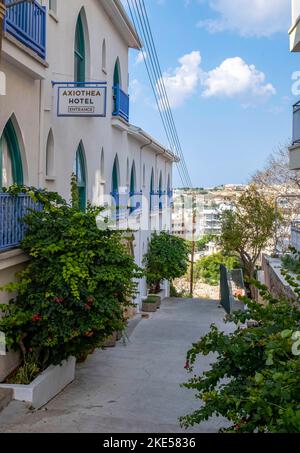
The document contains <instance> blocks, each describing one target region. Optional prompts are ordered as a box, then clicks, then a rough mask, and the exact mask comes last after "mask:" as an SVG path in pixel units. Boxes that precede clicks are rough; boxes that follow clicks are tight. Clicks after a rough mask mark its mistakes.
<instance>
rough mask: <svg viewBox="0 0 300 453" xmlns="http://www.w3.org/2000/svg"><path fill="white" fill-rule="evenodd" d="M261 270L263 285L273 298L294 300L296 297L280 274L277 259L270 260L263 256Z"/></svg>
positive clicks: (279, 261) (280, 267) (279, 265)
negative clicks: (263, 279)
mask: <svg viewBox="0 0 300 453" xmlns="http://www.w3.org/2000/svg"><path fill="white" fill-rule="evenodd" d="M262 269H263V272H264V278H265V285H266V286H267V287H268V289H269V291H270V293H271V294H272V296H274V297H278V298H279V297H288V298H289V299H292V300H295V299H296V295H295V293H294V292H293V289H292V288H291V286H290V285H289V284H288V282H287V281H286V279H285V278H284V276H283V275H282V273H281V269H282V265H281V260H280V259H279V258H271V257H270V256H267V255H263V258H262Z"/></svg>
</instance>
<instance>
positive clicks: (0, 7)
mask: <svg viewBox="0 0 300 453" xmlns="http://www.w3.org/2000/svg"><path fill="white" fill-rule="evenodd" d="M5 13H6V6H5V3H4V0H0V62H1V54H2V39H3V21H4V17H5Z"/></svg>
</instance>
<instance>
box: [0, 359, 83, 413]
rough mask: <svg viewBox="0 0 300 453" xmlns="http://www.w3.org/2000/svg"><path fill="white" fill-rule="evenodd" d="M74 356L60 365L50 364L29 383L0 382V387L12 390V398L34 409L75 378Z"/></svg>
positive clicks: (45, 402) (46, 401) (42, 404)
mask: <svg viewBox="0 0 300 453" xmlns="http://www.w3.org/2000/svg"><path fill="white" fill-rule="evenodd" d="M75 365H76V359H75V357H70V358H69V359H68V360H65V361H64V362H63V363H62V365H61V366H60V365H57V366H50V367H49V368H47V369H46V370H45V371H44V372H43V373H42V374H40V375H39V376H38V377H37V378H36V379H35V380H34V381H33V382H32V383H31V384H29V385H17V384H0V388H7V389H12V390H13V399H14V400H17V401H24V402H26V403H29V404H30V406H32V407H34V408H35V409H39V408H40V407H42V406H44V405H45V404H47V403H48V402H49V401H50V400H51V399H52V398H54V397H55V396H56V395H57V394H58V393H60V392H61V391H62V390H63V389H64V388H65V387H66V386H67V385H68V384H70V382H72V381H74V378H75Z"/></svg>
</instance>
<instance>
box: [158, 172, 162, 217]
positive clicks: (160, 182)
mask: <svg viewBox="0 0 300 453" xmlns="http://www.w3.org/2000/svg"><path fill="white" fill-rule="evenodd" d="M158 198H159V201H158V203H159V209H160V210H161V209H162V208H163V179H162V172H160V175H159V186H158Z"/></svg>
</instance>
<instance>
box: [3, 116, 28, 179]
mask: <svg viewBox="0 0 300 453" xmlns="http://www.w3.org/2000/svg"><path fill="white" fill-rule="evenodd" d="M23 182H24V181H23V166H22V158H21V151H20V146H19V141H18V137H17V134H16V130H15V127H14V124H13V117H11V118H10V119H9V120H8V121H7V123H6V125H5V128H4V130H3V133H2V136H1V137H0V187H3V186H10V185H11V184H14V183H16V184H23Z"/></svg>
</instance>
